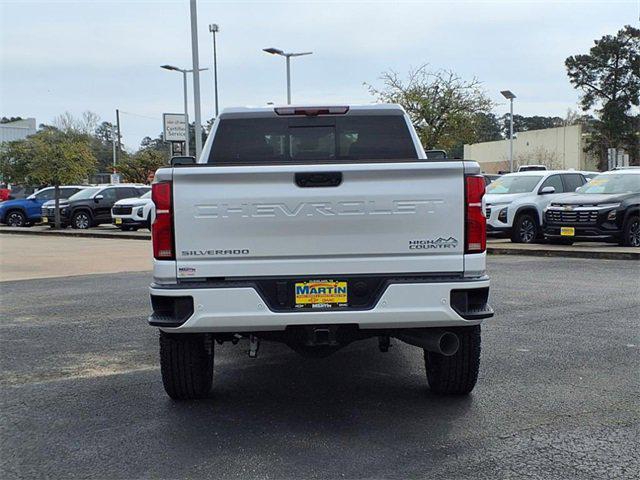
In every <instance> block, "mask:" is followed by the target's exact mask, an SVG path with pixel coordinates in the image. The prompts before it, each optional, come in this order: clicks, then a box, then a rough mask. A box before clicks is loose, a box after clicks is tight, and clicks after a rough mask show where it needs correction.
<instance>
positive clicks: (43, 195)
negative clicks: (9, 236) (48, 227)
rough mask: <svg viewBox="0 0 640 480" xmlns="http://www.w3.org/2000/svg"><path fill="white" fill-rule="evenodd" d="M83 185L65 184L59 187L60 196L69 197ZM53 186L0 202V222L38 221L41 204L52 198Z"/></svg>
mask: <svg viewBox="0 0 640 480" xmlns="http://www.w3.org/2000/svg"><path fill="white" fill-rule="evenodd" d="M83 188H85V187H83V186H75V185H65V186H63V187H60V198H69V197H70V196H71V195H73V194H74V193H77V192H79V191H80V190H82V189H83ZM54 196H55V189H54V187H47V188H43V189H42V190H39V191H37V192H36V193H34V194H33V195H29V196H28V197H27V198H22V199H19V200H7V201H4V202H1V203H0V223H4V224H5V225H9V226H10V227H27V226H30V225H32V224H34V223H37V222H39V221H40V218H41V214H42V204H43V203H44V202H46V201H47V200H53V199H54Z"/></svg>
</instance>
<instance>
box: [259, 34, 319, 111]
mask: <svg viewBox="0 0 640 480" xmlns="http://www.w3.org/2000/svg"><path fill="white" fill-rule="evenodd" d="M262 51H264V52H267V53H270V54H271V55H280V56H281V57H285V58H286V59H287V105H290V104H291V57H301V56H303V55H311V54H312V53H313V52H300V53H287V52H283V51H282V50H280V49H279V48H273V47H271V48H263V49H262Z"/></svg>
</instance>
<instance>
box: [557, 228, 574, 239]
mask: <svg viewBox="0 0 640 480" xmlns="http://www.w3.org/2000/svg"><path fill="white" fill-rule="evenodd" d="M575 234H576V229H575V228H573V227H560V235H562V236H563V237H573V236H574V235H575Z"/></svg>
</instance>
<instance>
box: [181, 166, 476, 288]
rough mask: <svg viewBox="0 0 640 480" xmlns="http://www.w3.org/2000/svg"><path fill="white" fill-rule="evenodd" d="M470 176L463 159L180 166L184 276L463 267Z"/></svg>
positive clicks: (433, 270)
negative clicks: (327, 182)
mask: <svg viewBox="0 0 640 480" xmlns="http://www.w3.org/2000/svg"><path fill="white" fill-rule="evenodd" d="M296 174H297V175H298V177H299V180H300V179H301V181H296ZM313 174H315V175H313ZM463 177H464V167H463V163H462V162H461V161H460V162H457V161H446V162H426V161H413V162H406V163H366V164H327V165H321V166H318V165H308V166H301V165H267V166H239V167H236V166H223V167H221V166H204V165H203V166H197V167H193V168H188V167H187V168H174V169H173V199H174V200H173V202H174V222H175V224H174V227H175V245H176V268H177V272H176V273H177V276H178V277H179V278H187V277H192V278H212V277H215V278H220V277H227V278H228V277H256V276H289V275H304V276H313V275H321V274H367V273H377V274H379V273H382V272H384V273H453V272H462V271H463V258H464V188H463V185H464V182H463ZM323 178H330V179H333V180H336V179H337V180H336V183H338V181H339V184H336V185H331V186H317V184H315V183H313V181H314V179H315V180H318V179H320V181H321V182H322V179H323ZM305 179H311V183H310V184H309V183H307V182H305V181H304V180H305ZM301 185H305V186H301Z"/></svg>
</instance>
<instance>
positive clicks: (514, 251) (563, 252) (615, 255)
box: [0, 228, 640, 260]
mask: <svg viewBox="0 0 640 480" xmlns="http://www.w3.org/2000/svg"><path fill="white" fill-rule="evenodd" d="M3 233H4V234H8V235H52V236H58V237H76V238H83V237H85V238H119V239H121V240H147V241H148V240H151V234H144V235H137V234H132V233H125V232H105V231H94V232H91V231H82V230H72V229H69V230H32V229H29V228H12V229H8V228H0V234H3ZM487 254H488V255H524V256H529V257H567V258H597V259H603V260H640V249H639V250H638V251H637V252H629V251H622V252H612V251H606V252H601V251H598V250H591V249H582V248H580V249H575V250H573V249H571V250H570V249H550V248H540V249H535V250H534V249H527V248H517V247H515V248H514V247H501V246H493V245H487Z"/></svg>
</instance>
